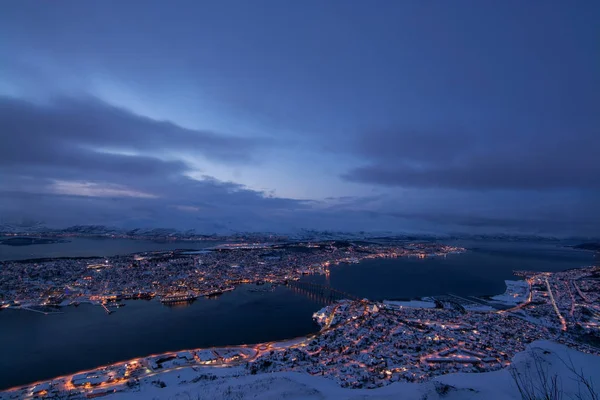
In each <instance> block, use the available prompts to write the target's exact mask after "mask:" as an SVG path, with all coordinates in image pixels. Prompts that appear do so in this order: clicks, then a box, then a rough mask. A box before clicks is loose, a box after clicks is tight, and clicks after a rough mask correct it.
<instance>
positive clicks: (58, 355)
mask: <svg viewBox="0 0 600 400" xmlns="http://www.w3.org/2000/svg"><path fill="white" fill-rule="evenodd" d="M453 244H456V245H459V246H464V247H467V248H469V249H470V250H469V251H468V252H467V253H465V254H456V255H448V256H447V257H445V258H431V259H415V258H408V259H407V258H400V259H393V260H367V261H364V262H361V263H360V264H350V265H340V266H336V267H332V269H331V274H330V275H329V277H325V276H306V277H304V278H303V279H304V280H308V281H313V282H319V283H323V284H328V285H330V286H332V287H335V288H337V289H340V290H342V291H345V292H348V293H351V294H354V295H356V296H360V297H367V298H371V299H383V298H388V299H392V298H414V297H421V296H428V295H439V294H446V293H454V294H457V295H462V296H469V295H475V296H478V295H489V294H497V293H501V292H504V290H505V285H504V280H505V279H514V277H513V276H512V271H513V270H523V269H526V270H538V271H542V270H545V271H558V270H564V269H569V268H576V267H580V266H585V265H591V264H594V263H596V262H597V259H595V258H594V255H593V254H592V253H589V252H584V251H576V250H572V249H570V248H567V247H565V246H564V244H561V243H547V242H541V243H540V242H535V243H532V242H527V243H523V242H483V241H478V242H456V243H453ZM45 246H54V245H45ZM130 249H131V247H129V248H128V249H127V252H131V251H130ZM133 251H136V250H133ZM138 251H139V250H138ZM258 288H261V287H258ZM255 289H257V287H254V286H252V285H246V286H242V287H239V288H237V289H236V290H235V291H233V292H229V293H225V294H224V295H223V296H221V297H219V298H217V299H215V300H207V299H200V300H198V301H196V302H195V303H193V304H191V305H189V306H186V307H178V308H170V307H166V306H163V305H161V304H160V303H159V302H158V301H143V300H138V301H128V302H127V306H126V307H124V308H120V309H118V310H117V312H115V313H113V314H111V315H106V314H105V313H104V312H103V311H102V309H101V308H100V307H95V306H91V305H81V306H79V307H77V308H74V307H68V308H64V309H63V311H64V314H57V315H42V314H37V313H33V312H28V311H22V310H4V311H2V312H0V327H1V329H0V354H2V356H1V357H0V372H2V373H0V390H1V389H2V388H7V387H11V386H14V385H21V384H26V383H29V382H32V381H36V380H40V379H49V378H52V377H55V376H58V375H63V374H68V373H73V372H76V371H79V370H82V369H89V368H94V367H96V366H99V365H102V364H106V363H111V362H116V361H120V360H126V359H129V358H133V357H137V356H144V355H148V354H153V353H160V352H165V351H172V350H180V349H185V348H197V347H209V346H222V345H228V344H229V345H232V344H244V343H258V342H265V341H272V340H281V339H286V338H291V337H296V336H301V335H306V334H308V333H310V332H315V331H316V330H317V327H316V325H314V324H313V322H312V319H311V316H312V313H313V312H314V311H315V310H317V309H318V308H320V307H321V306H322V304H320V303H318V302H317V301H316V300H314V298H309V297H305V296H304V295H302V294H299V293H295V292H292V291H291V290H289V289H287V288H285V287H278V288H276V289H275V290H274V291H273V292H256V291H254V290H255Z"/></svg>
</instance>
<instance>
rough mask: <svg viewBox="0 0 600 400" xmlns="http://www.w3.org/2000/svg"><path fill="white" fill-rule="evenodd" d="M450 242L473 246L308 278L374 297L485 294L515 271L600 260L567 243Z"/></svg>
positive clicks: (500, 290) (502, 286) (377, 261)
mask: <svg viewBox="0 0 600 400" xmlns="http://www.w3.org/2000/svg"><path fill="white" fill-rule="evenodd" d="M445 243H446V242H445ZM448 244H452V245H455V246H461V247H464V248H467V249H468V251H467V252H466V253H464V254H450V255H448V256H446V257H435V258H426V259H417V258H401V259H372V260H365V261H363V262H361V263H360V264H350V265H345V266H343V268H332V269H331V274H330V276H329V277H325V276H311V277H309V278H308V279H309V280H310V281H312V282H315V283H320V284H326V285H329V286H332V287H334V288H336V289H339V290H341V291H343V292H346V293H351V294H353V295H355V296H359V297H366V298H368V299H371V300H382V299H412V298H415V297H422V296H435V295H442V294H448V293H452V294H456V295H459V296H485V295H490V294H499V293H503V292H504V290H505V289H506V287H505V284H504V281H505V280H507V279H518V278H515V277H514V275H513V271H515V270H517V271H518V270H531V271H550V272H551V271H563V270H566V269H569V268H577V267H582V266H586V265H592V264H594V263H597V262H598V259H596V258H595V257H594V254H593V253H591V252H586V251H579V250H573V249H572V248H570V247H567V246H566V243H561V242H505V241H454V242H448Z"/></svg>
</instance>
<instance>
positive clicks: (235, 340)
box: [0, 285, 321, 390]
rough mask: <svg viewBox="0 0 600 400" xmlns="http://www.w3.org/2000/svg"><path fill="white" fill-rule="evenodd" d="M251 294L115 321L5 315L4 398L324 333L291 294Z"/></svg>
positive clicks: (0, 337) (99, 314) (307, 306)
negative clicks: (64, 381)
mask: <svg viewBox="0 0 600 400" xmlns="http://www.w3.org/2000/svg"><path fill="white" fill-rule="evenodd" d="M252 287H254V286H250V285H247V286H242V287H238V288H237V289H236V290H234V291H233V292H228V293H225V294H223V295H222V296H221V297H219V298H217V299H214V300H207V299H200V300H197V301H196V302H194V303H192V304H191V305H189V306H183V307H167V306H164V305H162V304H161V303H160V302H158V301H155V300H153V301H144V300H136V301H127V302H126V304H127V305H126V306H125V307H122V308H119V309H117V311H116V312H114V313H113V314H111V315H107V314H106V313H105V312H104V311H103V310H102V308H101V307H99V306H92V305H89V304H82V305H80V306H79V307H66V308H63V310H64V311H65V313H64V314H53V315H43V314H39V313H34V312H30V311H24V310H3V311H0V390H1V389H6V388H8V387H12V386H16V385H21V384H27V383H30V382H33V381H37V380H41V379H50V378H53V377H56V376H59V375H65V374H68V373H73V372H76V371H80V370H82V369H90V368H94V367H97V366H99V365H102V364H107V363H112V362H116V361H120V360H127V359H130V358H134V357H137V356H143V355H148V354H153V353H162V352H167V351H174V350H181V349H186V348H197V347H210V346H223V345H231V344H244V343H259V342H264V341H272V340H281V339H287V338H292V337H296V336H301V335H306V334H308V333H311V332H316V331H317V330H318V327H317V326H316V325H315V324H314V323H313V322H312V313H313V312H314V311H315V310H317V309H318V308H320V307H321V305H319V304H318V303H315V302H313V301H311V300H309V299H308V298H306V297H304V296H302V295H299V294H296V293H292V292H291V291H290V290H288V289H287V288H285V287H278V288H276V290H275V291H274V292H251V291H250V289H251V288H252ZM262 287H264V286H261V288H262Z"/></svg>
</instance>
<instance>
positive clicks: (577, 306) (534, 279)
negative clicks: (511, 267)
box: [510, 267, 600, 345]
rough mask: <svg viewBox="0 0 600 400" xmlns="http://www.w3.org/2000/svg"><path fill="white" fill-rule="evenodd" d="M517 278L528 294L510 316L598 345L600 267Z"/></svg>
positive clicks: (523, 274) (530, 274)
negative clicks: (525, 287)
mask: <svg viewBox="0 0 600 400" xmlns="http://www.w3.org/2000/svg"><path fill="white" fill-rule="evenodd" d="M517 274H518V275H520V276H522V277H524V278H525V279H526V282H527V283H528V284H529V287H530V294H529V296H528V298H527V299H526V301H525V302H523V303H521V304H520V305H518V306H516V307H514V309H512V310H510V311H512V313H513V315H516V316H518V317H521V318H524V319H528V320H530V321H532V322H534V323H536V324H538V325H541V326H547V327H549V328H550V329H553V330H554V331H559V330H560V331H561V332H566V333H568V334H569V335H568V336H574V337H578V338H579V339H581V340H579V341H586V342H591V343H593V344H595V345H600V267H586V268H577V269H571V270H567V271H561V272H554V273H548V272H542V273H540V272H527V271H524V272H517Z"/></svg>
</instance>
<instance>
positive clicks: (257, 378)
mask: <svg viewBox="0 0 600 400" xmlns="http://www.w3.org/2000/svg"><path fill="white" fill-rule="evenodd" d="M535 358H538V360H540V362H539V363H538V365H539V366H541V368H543V369H544V370H545V371H546V372H547V376H548V377H549V378H551V377H552V376H554V375H557V376H558V384H559V386H560V390H561V391H562V392H563V398H575V397H572V396H575V395H576V394H578V393H580V392H579V390H580V389H581V394H583V396H582V399H588V398H589V399H590V400H592V398H591V397H589V396H587V393H586V391H585V388H584V387H583V386H582V385H581V384H578V380H577V379H576V376H575V375H574V373H573V372H572V371H571V370H570V368H569V367H570V366H572V367H574V368H575V370H576V371H578V372H579V371H583V374H584V375H585V377H586V378H587V379H588V380H589V381H590V382H592V383H593V384H594V387H595V389H596V391H598V390H600V357H597V356H593V355H589V354H584V353H580V352H577V351H575V350H572V349H569V348H567V347H565V346H562V345H559V344H556V343H553V342H548V341H538V342H534V343H532V344H531V345H529V347H528V350H527V351H525V352H523V353H519V354H517V355H516V356H515V358H514V360H513V365H512V367H511V368H515V370H516V371H517V372H518V373H520V374H522V376H524V377H526V378H527V379H529V380H530V381H531V379H533V381H532V382H533V383H534V384H537V382H536V379H537V378H535V377H537V376H538V374H537V371H536V362H535ZM161 386H164V387H161ZM520 398H521V397H520V395H519V391H518V389H517V386H516V384H515V381H514V379H513V378H512V376H511V373H510V370H507V369H504V370H500V371H495V372H488V373H479V374H449V375H444V376H440V377H437V378H435V379H433V380H431V381H429V382H425V383H404V382H402V383H393V384H391V385H388V386H385V387H382V388H378V389H343V388H341V387H339V386H338V385H337V384H336V383H335V382H334V381H332V380H329V379H326V378H323V377H320V376H311V375H308V374H305V373H299V372H277V373H270V374H257V375H248V374H247V372H246V371H245V370H244V369H242V368H239V367H238V368H224V369H216V368H196V369H195V370H194V369H193V368H185V369H181V370H178V371H173V372H168V373H165V374H160V375H157V376H154V377H152V378H148V379H147V380H145V381H142V382H141V383H140V386H139V390H138V391H124V392H119V393H115V394H113V395H110V396H108V398H107V399H108V400H140V399H173V400H184V399H185V400H204V399H207V400H208V399H210V400H231V399H238V400H246V399H263V400H276V399H277V400H278V399H289V400H296V399H298V400H299V399H315V400H316V399H340V400H341V399H348V400H359V399H364V400H376V399H378V400H388V399H389V400H392V399H394V400H397V399H403V400H424V399H427V400H436V399H444V400H476V399H481V400H508V399H520Z"/></svg>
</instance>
